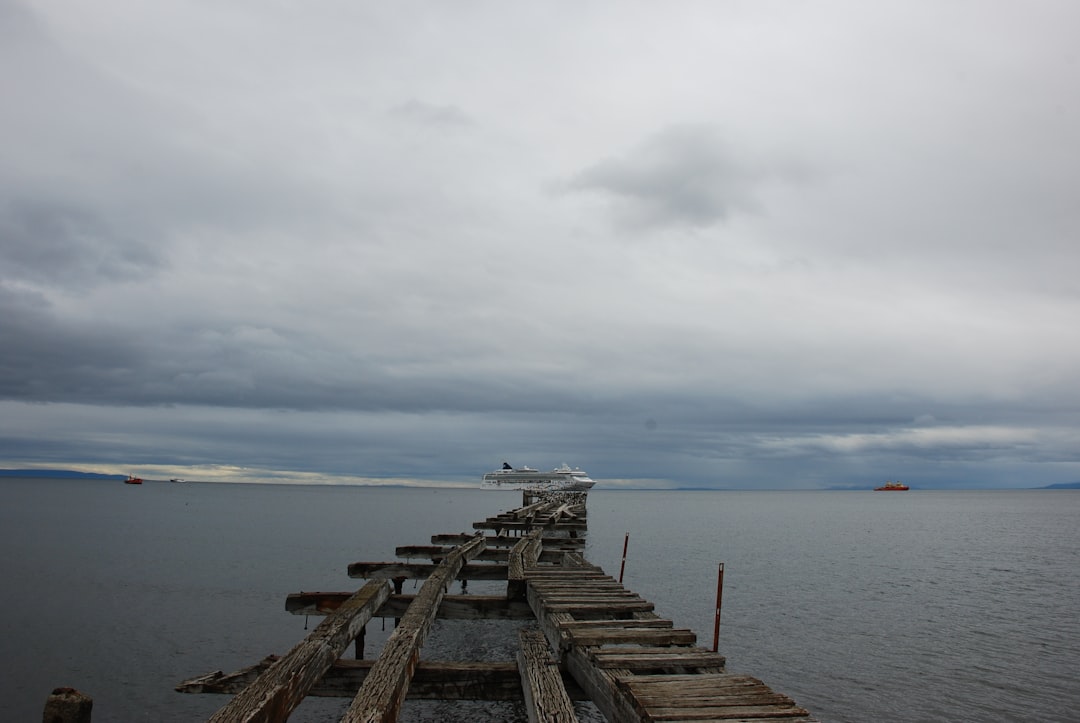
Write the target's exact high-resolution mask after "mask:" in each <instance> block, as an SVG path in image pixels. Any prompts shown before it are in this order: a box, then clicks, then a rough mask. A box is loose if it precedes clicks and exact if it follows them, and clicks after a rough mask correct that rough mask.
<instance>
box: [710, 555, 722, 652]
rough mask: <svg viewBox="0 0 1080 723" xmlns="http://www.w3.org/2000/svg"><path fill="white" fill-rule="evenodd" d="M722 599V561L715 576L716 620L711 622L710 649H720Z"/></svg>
mask: <svg viewBox="0 0 1080 723" xmlns="http://www.w3.org/2000/svg"><path fill="white" fill-rule="evenodd" d="M723 601H724V563H722V562H721V563H720V572H719V573H718V574H717V577H716V621H715V622H714V623H713V634H712V651H713V652H714V653H715V652H718V651H719V649H720V606H721V604H722V603H723Z"/></svg>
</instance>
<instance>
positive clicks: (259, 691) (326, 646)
mask: <svg viewBox="0 0 1080 723" xmlns="http://www.w3.org/2000/svg"><path fill="white" fill-rule="evenodd" d="M389 597H390V585H389V583H387V582H386V581H384V580H372V581H371V582H369V583H368V584H366V585H364V587H362V588H360V590H358V591H357V592H356V594H355V595H353V596H352V597H350V598H349V599H348V600H346V601H345V602H344V603H343V604H342V605H341V607H339V608H338V609H337V610H336V611H335V612H334V613H333V614H332V615H330V616H329V617H327V618H326V619H325V620H323V621H322V622H321V623H319V625H318V627H317V628H315V630H314V631H313V632H312V633H311V635H309V636H308V637H307V638H305V639H304V640H303V641H301V642H300V643H299V644H297V645H296V647H294V648H293V649H292V650H291V651H289V654H288V655H286V656H285V657H283V658H281V659H280V660H278V661H277V662H276V663H274V664H273V665H272V666H270V667H269V668H268V669H267V670H266V671H265V672H263V673H262V674H261V675H260V676H259V677H258V678H257V679H256V680H255V682H254V683H252V684H251V685H250V686H249V687H247V688H245V689H244V690H243V691H242V692H241V693H239V694H238V695H237V696H236V697H235V698H233V699H232V700H231V701H230V702H229V703H228V704H227V705H226V706H225V707H223V708H222V709H221V710H219V711H218V712H217V713H215V714H214V715H213V716H212V717H211V718H210V720H211V721H216V722H218V723H224V722H225V721H229V722H236V721H280V720H285V719H287V718H288V717H289V714H290V713H291V712H292V711H293V710H295V709H296V707H297V706H298V705H300V703H301V702H302V701H303V700H304V696H305V695H307V692H308V690H310V689H311V688H312V687H313V686H314V685H315V684H316V683H317V682H318V681H319V679H320V678H322V675H323V673H324V672H326V670H327V669H328V668H329V667H330V666H331V665H333V663H334V661H335V660H337V659H338V657H340V656H341V653H342V651H344V650H345V648H346V647H348V646H349V644H350V643H352V642H353V641H354V640H355V639H356V637H357V636H358V635H359V634H360V631H361V630H363V628H364V625H366V624H367V622H368V621H369V620H370V619H371V618H372V616H373V615H374V614H375V611H376V610H377V609H378V608H379V606H381V605H382V604H383V603H384V602H386V599H387V598H389Z"/></svg>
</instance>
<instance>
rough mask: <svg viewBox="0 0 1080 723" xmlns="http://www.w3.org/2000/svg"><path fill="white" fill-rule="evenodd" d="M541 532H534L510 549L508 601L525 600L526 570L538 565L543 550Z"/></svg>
mask: <svg viewBox="0 0 1080 723" xmlns="http://www.w3.org/2000/svg"><path fill="white" fill-rule="evenodd" d="M542 544H543V543H541V541H540V530H534V531H533V532H530V533H529V536H528V537H522V538H521V540H520V541H519V542H518V543H517V544H516V545H514V546H513V547H512V548H511V549H510V554H509V556H508V557H507V569H506V598H507V599H508V600H524V599H525V570H526V568H529V567H533V566H534V565H536V562H537V560H538V559H539V558H540V552H541V549H542Z"/></svg>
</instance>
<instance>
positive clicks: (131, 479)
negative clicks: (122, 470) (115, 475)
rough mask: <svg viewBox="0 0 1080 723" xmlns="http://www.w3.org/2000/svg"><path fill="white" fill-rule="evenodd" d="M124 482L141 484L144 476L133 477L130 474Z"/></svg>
mask: <svg viewBox="0 0 1080 723" xmlns="http://www.w3.org/2000/svg"><path fill="white" fill-rule="evenodd" d="M124 484H126V485H141V484H142V477H132V476H131V475H128V478H127V479H126V480H124Z"/></svg>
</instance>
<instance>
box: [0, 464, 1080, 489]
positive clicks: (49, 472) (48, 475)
mask: <svg viewBox="0 0 1080 723" xmlns="http://www.w3.org/2000/svg"><path fill="white" fill-rule="evenodd" d="M3 477H32V478H39V479H85V480H109V481H115V480H125V479H127V476H126V475H122V474H104V473H101V472H80V471H78V470H70V469H0V478H3ZM215 484H312V485H320V486H322V485H325V486H351V487H411V488H416V489H441V488H444V487H445V488H454V489H465V488H466V487H463V486H461V485H445V484H438V483H435V484H431V485H430V486H425V485H418V484H394V483H387V484H366V485H365V484H349V485H343V484H341V483H336V484H335V483H333V482H326V483H316V482H223V481H216V482H215ZM872 489H874V488H873V487H823V488H820V489H814V490H785V489H776V488H768V489H759V490H747V489H732V488H723V487H606V486H603V485H597V487H596V490H597V491H604V492H647V491H650V490H652V491H662V492H725V491H727V492H865V491H867V490H872ZM921 489H922V490H923V491H927V492H929V491H934V490H938V491H957V490H1077V489H1080V482H1059V483H1056V484H1051V485H1044V486H1042V487H978V488H970V487H964V488H957V487H924V488H921Z"/></svg>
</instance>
